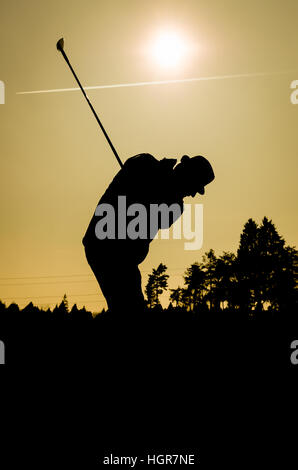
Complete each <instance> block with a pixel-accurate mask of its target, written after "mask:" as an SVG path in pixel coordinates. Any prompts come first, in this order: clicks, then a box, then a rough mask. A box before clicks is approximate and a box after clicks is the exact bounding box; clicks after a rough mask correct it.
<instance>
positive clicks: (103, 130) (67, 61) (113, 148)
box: [59, 49, 123, 168]
mask: <svg viewBox="0 0 298 470" xmlns="http://www.w3.org/2000/svg"><path fill="white" fill-rule="evenodd" d="M59 50H60V52H61V54H62V55H63V57H64V59H65V61H66V63H67V64H68V66H69V68H70V70H71V71H72V74H73V76H74V78H75V79H76V82H77V84H78V85H79V87H80V89H81V91H82V93H83V95H84V96H85V98H86V100H87V103H88V104H89V106H90V108H91V111H92V112H93V114H94V117H95V119H96V121H97V122H98V124H99V126H100V128H101V130H102V132H103V133H104V136H105V138H106V139H107V141H108V143H109V145H110V147H111V149H112V151H113V153H114V155H115V157H116V159H117V162H118V163H119V165H120V167H121V168H122V167H123V163H122V161H121V160H120V157H119V155H118V153H117V152H116V149H115V147H114V145H113V144H112V142H111V140H110V138H109V136H108V134H107V133H106V130H105V128H104V127H103V125H102V123H101V122H100V119H99V117H98V116H97V114H96V112H95V109H94V108H93V106H92V104H91V103H90V101H89V98H88V96H87V95H86V93H85V90H84V88H83V87H82V85H81V82H80V80H79V79H78V77H77V75H76V73H75V71H74V69H73V68H72V66H71V63H70V62H69V60H68V57H67V55H66V54H65V52H64V50H63V49H59Z"/></svg>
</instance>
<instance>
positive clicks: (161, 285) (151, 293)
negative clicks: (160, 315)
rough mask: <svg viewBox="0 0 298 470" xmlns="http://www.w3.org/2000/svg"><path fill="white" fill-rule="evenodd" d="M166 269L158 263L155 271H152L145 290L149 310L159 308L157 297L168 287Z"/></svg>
mask: <svg viewBox="0 0 298 470" xmlns="http://www.w3.org/2000/svg"><path fill="white" fill-rule="evenodd" d="M166 270H167V267H166V266H165V265H164V264H162V263H160V265H159V266H158V268H157V269H153V270H152V274H150V275H149V278H148V282H147V285H146V288H145V292H146V296H147V301H148V305H149V307H150V308H153V307H157V306H160V301H159V296H160V295H161V294H162V293H163V291H164V290H166V289H167V287H168V278H169V276H168V275H167V274H165V272H166Z"/></svg>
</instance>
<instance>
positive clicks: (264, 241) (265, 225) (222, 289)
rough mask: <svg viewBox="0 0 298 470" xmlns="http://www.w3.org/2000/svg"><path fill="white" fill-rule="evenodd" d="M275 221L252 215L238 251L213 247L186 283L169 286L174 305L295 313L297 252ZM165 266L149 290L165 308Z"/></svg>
mask: <svg viewBox="0 0 298 470" xmlns="http://www.w3.org/2000/svg"><path fill="white" fill-rule="evenodd" d="M297 254H298V252H297V250H296V249H295V247H291V246H287V245H286V243H285V240H284V239H283V238H282V237H281V236H280V235H279V234H278V232H277V229H276V227H275V225H274V224H273V222H272V221H271V220H268V218H267V217H264V218H263V220H262V222H261V224H260V225H258V224H257V223H256V222H255V221H254V220H253V219H249V220H248V221H247V222H246V224H245V225H244V228H243V231H242V233H241V235H240V242H239V247H238V250H237V253H236V254H234V253H232V252H223V254H222V255H220V256H216V255H215V252H214V250H212V249H211V250H209V251H208V252H206V253H205V254H204V255H203V258H202V261H201V262H194V263H193V264H191V266H190V267H189V268H187V269H186V271H185V273H184V286H183V287H180V286H179V287H177V288H176V289H170V302H171V303H170V306H172V307H175V308H180V309H184V310H187V311H219V310H239V311H243V312H247V311H250V312H258V311H263V310H271V311H292V312H294V310H295V309H296V308H297V285H298V282H297V266H298V263H297V259H298V256H297ZM166 271H167V267H166V266H165V265H164V264H162V263H161V264H160V265H159V266H158V267H157V268H156V269H153V272H152V274H150V275H149V278H148V282H147V285H146V288H145V292H146V297H147V302H148V306H149V308H161V304H160V295H161V294H162V293H163V292H164V291H165V290H168V278H169V276H168V275H167V274H166Z"/></svg>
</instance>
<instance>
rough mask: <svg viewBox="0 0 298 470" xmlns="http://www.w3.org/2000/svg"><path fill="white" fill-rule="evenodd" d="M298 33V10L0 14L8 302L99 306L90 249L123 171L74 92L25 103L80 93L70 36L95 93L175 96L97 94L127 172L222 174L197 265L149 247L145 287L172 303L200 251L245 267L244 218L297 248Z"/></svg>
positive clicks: (3, 295)
mask: <svg viewBox="0 0 298 470" xmlns="http://www.w3.org/2000/svg"><path fill="white" fill-rule="evenodd" d="M297 17H298V3H297V1H296V0H284V1H283V2H272V0H263V1H262V2H259V1H257V0H252V1H251V2H249V3H248V2H246V1H242V0H241V1H239V0H233V1H232V0H226V1H225V2H222V0H213V1H210V0H203V1H201V2H198V1H196V0H195V1H188V0H185V1H183V2H181V1H176V0H171V1H167V0H164V1H163V2H160V1H154V0H151V1H150V2H147V1H145V0H137V1H136V0H126V1H125V2H124V1H121V0H113V1H109V2H103V1H98V0H93V1H91V0H85V1H84V2H83V3H82V2H79V1H76V0H59V1H57V0H51V1H50V0H48V1H45V0H44V1H40V0H39V1H37V0H28V1H26V2H20V1H17V0H10V2H5V3H4V2H2V4H1V15H0V80H1V81H3V82H4V84H5V104H3V105H2V104H1V105H0V129H1V139H0V151H1V160H0V162H1V163H0V165H1V168H0V178H1V182H0V187H1V218H2V224H1V244H0V257H1V265H0V299H2V300H4V301H5V302H6V303H7V304H9V303H10V302H11V301H13V300H14V301H16V302H17V303H19V305H21V306H24V305H26V304H27V303H28V302H29V301H30V300H33V302H34V303H35V304H37V305H43V306H47V305H49V306H50V307H53V306H54V305H55V304H56V303H57V302H60V301H61V299H62V296H63V294H64V293H66V294H67V296H68V298H69V302H70V304H72V303H74V302H77V304H78V305H79V306H83V305H86V307H87V308H89V309H91V310H92V311H99V310H101V309H102V307H103V306H104V305H105V303H104V300H103V297H102V294H101V293H100V290H99V288H98V285H97V283H96V281H95V279H94V278H93V274H92V272H91V270H90V268H89V266H88V264H87V262H86V260H85V255H84V251H83V246H82V244H81V239H82V237H83V235H84V233H85V230H86V227H87V225H88V223H89V220H90V217H91V215H92V212H93V211H94V209H95V207H96V204H97V201H98V199H99V197H100V195H101V194H102V193H103V192H104V191H105V189H106V187H107V185H108V184H109V183H110V181H111V180H112V178H113V177H114V175H115V174H116V172H117V171H118V164H117V162H116V160H115V158H114V156H113V154H112V152H111V150H110V148H109V147H108V145H107V143H106V141H105V139H104V137H103V135H102V134H101V132H100V130H99V128H98V126H97V124H96V121H95V119H94V118H93V116H92V114H91V112H90V110H89V108H88V106H87V104H86V102H85V101H84V99H83V97H82V95H81V93H80V92H78V91H73V92H60V93H44V94H31V95H17V92H21V91H34V90H51V89H61V88H62V89H64V88H74V87H76V86H77V85H76V83H75V82H74V79H73V77H72V75H71V73H70V71H69V69H68V68H67V66H66V64H65V62H64V60H63V59H62V57H61V54H60V53H58V52H57V50H56V42H57V40H58V39H59V38H60V37H62V36H63V37H64V39H65V50H66V52H67V54H68V57H69V59H70V61H71V63H72V65H73V66H74V68H75V70H76V72H77V74H78V76H79V78H80V80H81V81H82V83H83V84H84V85H86V86H99V87H100V86H106V85H108V86H110V85H117V84H135V83H144V82H165V81H166V82H172V83H163V84H156V85H154V86H147V85H146V86H145V85H144V86H131V87H119V88H118V87H114V88H99V89H93V90H89V91H88V95H89V97H90V99H91V101H92V103H93V105H94V107H95V109H96V110H97V112H98V114H99V116H100V118H101V120H102V122H103V124H104V126H105V127H106V129H107V131H108V133H109V135H110V137H111V139H112V141H113V144H114V145H115V147H116V149H117V151H118V153H119V155H120V157H121V159H122V160H123V161H125V160H126V159H127V158H129V157H130V156H132V155H135V154H137V153H140V152H149V153H151V154H153V155H154V156H156V157H157V158H163V157H175V158H178V159H180V158H181V156H182V155H184V154H188V155H190V156H193V155H198V154H202V155H204V156H205V157H207V158H208V159H209V160H210V161H211V163H212V164H213V166H214V170H215V174H216V180H215V181H214V183H212V184H211V185H210V186H208V187H207V190H206V195H205V196H204V197H202V198H199V197H198V196H197V198H196V199H195V202H197V203H202V202H203V204H204V245H203V248H202V250H200V251H197V252H193V251H185V250H184V241H183V240H182V241H172V240H170V241H167V240H157V241H154V242H153V243H152V246H151V250H150V253H149V255H148V257H147V259H146V260H145V262H144V263H143V264H142V265H141V266H140V268H141V270H142V272H143V284H144V285H145V283H146V278H147V275H148V273H149V272H151V270H152V267H156V266H157V265H158V264H159V263H160V262H163V263H164V264H166V265H167V266H168V274H169V275H170V287H177V286H178V284H180V285H182V283H183V281H182V278H181V275H182V274H183V272H184V270H185V269H186V267H188V266H189V265H190V264H191V263H192V262H194V261H196V260H198V261H200V259H201V256H202V254H203V253H204V252H205V251H207V250H209V249H210V248H214V249H215V250H216V253H217V254H221V253H222V251H224V250H226V251H229V250H231V251H236V249H237V246H238V242H239V236H240V232H241V230H242V227H243V224H244V223H245V222H246V220H247V219H248V218H249V217H252V218H254V219H255V220H256V221H257V222H260V221H261V219H262V217H263V216H265V215H266V216H268V217H269V218H272V220H273V222H274V223H275V224H276V226H277V229H278V230H279V233H280V234H281V235H283V236H284V237H285V239H286V242H287V243H288V244H290V245H297V238H298V237H297V233H298V230H297V228H298V223H297V196H298V185H297V182H296V179H297V170H298V160H297V153H298V152H297V151H298V141H297V137H296V136H297V128H298V105H294V104H292V103H291V101H290V96H291V92H292V90H291V88H290V85H291V82H292V81H293V80H298V64H297V47H296V45H297V44H298V29H297ZM169 44H174V45H175V48H174V49H173V50H171V51H168V49H167V47H168V45H169ZM157 45H158V46H157ZM254 74H256V75H255V76H254ZM230 75H231V76H235V77H234V78H230V79H228V78H226V79H222V80H221V79H213V80H193V81H189V80H188V79H193V78H204V77H222V76H230ZM245 75H248V76H247V77H245ZM174 81H176V83H174ZM0 89H1V88H0ZM0 102H1V100H0ZM186 202H190V200H186ZM115 268H116V267H115Z"/></svg>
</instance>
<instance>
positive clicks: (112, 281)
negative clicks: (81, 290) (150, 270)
mask: <svg viewBox="0 0 298 470" xmlns="http://www.w3.org/2000/svg"><path fill="white" fill-rule="evenodd" d="M86 257H87V261H88V263H89V265H90V267H91V269H92V271H93V273H94V275H95V277H96V279H97V282H98V284H99V285H100V287H101V290H102V293H103V295H104V296H105V298H106V301H107V304H108V308H109V310H110V311H111V312H113V313H118V314H122V313H123V314H127V313H128V314H136V313H139V312H142V311H143V310H144V308H145V301H144V296H143V293H142V278H141V273H140V270H139V268H138V266H137V265H134V264H132V263H129V262H128V261H127V260H125V262H123V261H122V262H121V261H120V260H115V259H111V261H110V262H109V263H105V262H102V260H101V258H100V257H99V256H94V255H93V253H90V251H89V250H88V249H86Z"/></svg>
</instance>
